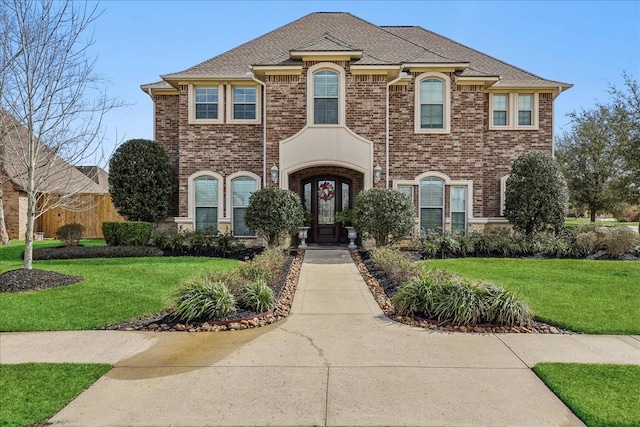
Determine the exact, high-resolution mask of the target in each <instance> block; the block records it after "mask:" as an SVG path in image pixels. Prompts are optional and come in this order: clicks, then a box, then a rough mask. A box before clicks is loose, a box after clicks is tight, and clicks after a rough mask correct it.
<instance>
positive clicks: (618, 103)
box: [609, 73, 640, 232]
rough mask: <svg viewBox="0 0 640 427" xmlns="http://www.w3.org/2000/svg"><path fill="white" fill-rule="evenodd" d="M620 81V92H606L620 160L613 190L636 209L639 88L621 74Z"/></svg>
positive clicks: (639, 187) (639, 165) (639, 183)
mask: <svg viewBox="0 0 640 427" xmlns="http://www.w3.org/2000/svg"><path fill="white" fill-rule="evenodd" d="M623 77H624V88H623V89H618V88H617V87H615V86H612V87H611V88H610V89H609V93H610V94H611V95H612V96H613V108H614V111H615V113H616V117H617V120H616V121H615V122H614V123H613V125H614V128H615V132H616V135H617V138H618V141H617V149H618V153H619V155H620V158H621V168H620V173H619V175H618V177H617V179H616V181H615V184H614V187H615V188H616V190H617V191H618V194H619V195H620V197H621V199H622V200H624V201H626V202H627V203H631V204H635V205H638V206H640V88H639V87H638V82H637V81H636V80H634V79H633V77H632V76H630V75H628V74H626V73H623ZM638 231H639V232H640V225H639V226H638Z"/></svg>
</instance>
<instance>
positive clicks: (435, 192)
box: [420, 177, 444, 231]
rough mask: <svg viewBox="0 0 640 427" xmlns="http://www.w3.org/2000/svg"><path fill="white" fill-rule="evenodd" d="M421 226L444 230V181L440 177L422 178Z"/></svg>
mask: <svg viewBox="0 0 640 427" xmlns="http://www.w3.org/2000/svg"><path fill="white" fill-rule="evenodd" d="M420 228H421V229H424V230H438V231H443V230H444V181H443V180H441V179H440V178H434V177H428V178H424V179H422V180H420Z"/></svg>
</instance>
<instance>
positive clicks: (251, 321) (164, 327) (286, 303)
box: [104, 251, 304, 332]
mask: <svg viewBox="0 0 640 427" xmlns="http://www.w3.org/2000/svg"><path fill="white" fill-rule="evenodd" d="M303 259H304V251H297V252H296V255H295V256H294V257H293V260H291V262H287V263H286V264H285V269H286V270H287V271H286V276H285V279H284V283H283V285H282V288H281V289H280V292H279V294H278V298H277V302H276V306H275V307H274V308H273V309H271V310H269V311H267V312H264V313H252V314H249V313H248V312H247V313H246V314H247V316H244V317H236V318H233V319H224V320H219V321H211V322H193V323H178V322H171V321H170V320H169V318H170V316H169V313H163V314H161V315H159V316H156V317H154V318H144V319H136V320H133V321H131V322H126V323H121V324H118V325H113V326H109V327H106V328H104V329H108V330H120V331H153V332H221V331H239V330H244V329H251V328H261V327H263V326H267V325H270V324H272V323H276V322H278V321H280V320H282V319H284V318H285V317H287V316H288V315H289V313H290V312H291V305H292V304H293V297H294V296H295V293H296V288H297V286H298V278H299V277H300V269H301V268H302V261H303ZM287 267H288V268H287Z"/></svg>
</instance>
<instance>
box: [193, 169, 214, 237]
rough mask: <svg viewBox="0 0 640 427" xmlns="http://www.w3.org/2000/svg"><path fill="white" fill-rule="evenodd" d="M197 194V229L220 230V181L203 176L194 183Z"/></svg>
mask: <svg viewBox="0 0 640 427" xmlns="http://www.w3.org/2000/svg"><path fill="white" fill-rule="evenodd" d="M193 186H194V193H195V229H196V230H200V229H203V228H206V227H214V228H218V180H217V179H215V178H213V177H210V176H203V177H200V178H197V179H195V180H194V181H193Z"/></svg>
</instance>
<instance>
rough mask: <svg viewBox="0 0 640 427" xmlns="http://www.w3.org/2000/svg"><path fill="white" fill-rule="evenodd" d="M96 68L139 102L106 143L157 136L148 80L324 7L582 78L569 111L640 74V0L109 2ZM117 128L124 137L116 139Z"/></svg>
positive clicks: (550, 74)
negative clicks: (145, 86) (423, 31)
mask: <svg viewBox="0 0 640 427" xmlns="http://www.w3.org/2000/svg"><path fill="white" fill-rule="evenodd" d="M100 5H101V7H102V8H104V13H103V14H102V16H101V17H100V18H99V19H98V21H97V23H96V26H95V33H94V37H95V40H96V43H95V45H94V46H93V47H92V54H94V55H96V56H97V64H96V72H98V73H99V74H100V75H102V76H104V77H105V78H107V79H108V80H109V85H108V91H109V94H110V95H111V96H115V97H118V98H119V99H121V100H123V101H124V102H126V103H128V104H130V105H129V106H127V107H124V108H123V109H122V110H120V111H115V112H111V113H110V114H109V115H108V117H107V120H106V122H105V126H106V139H105V142H104V149H105V151H106V152H107V153H110V152H111V151H112V150H113V149H114V146H115V142H116V141H117V140H123V139H124V140H128V139H133V138H147V139H152V138H153V117H152V106H153V104H152V101H151V99H150V98H149V96H148V95H146V94H145V93H143V92H142V91H141V90H140V85H141V84H144V83H150V82H155V81H158V80H160V79H159V75H161V74H167V73H171V72H177V71H182V70H184V69H186V68H188V67H190V66H193V65H196V64H198V63H200V62H202V61H205V60H207V59H209V58H212V57H214V56H217V55H219V54H220V53H223V52H225V51H227V50H229V49H232V48H234V47H236V46H238V45H240V44H242V43H245V42H247V41H250V40H252V39H254V38H256V37H259V36H261V35H263V34H265V33H267V32H269V31H271V30H274V29H276V28H278V27H280V26H282V25H285V24H287V23H289V22H291V21H294V20H296V19H298V18H300V17H302V16H304V15H306V14H308V13H311V12H318V11H325V12H327V11H330V12H335V11H339V12H350V13H352V14H354V15H356V16H358V17H360V18H362V19H365V20H367V21H369V22H371V23H373V24H376V25H418V26H421V27H424V28H426V29H429V30H431V31H434V32H436V33H438V34H440V35H443V36H446V37H449V38H451V39H453V40H455V41H457V42H459V43H462V44H464V45H467V46H469V47H471V48H474V49H476V50H479V51H481V52H483V53H485V54H488V55H491V56H493V57H496V58H498V59H501V60H503V61H505V62H508V63H510V64H512V65H515V66H517V67H520V68H523V69H525V70H527V71H529V72H532V73H534V74H537V75H539V76H541V77H544V78H547V79H550V80H556V81H562V82H567V83H573V84H574V87H573V88H572V89H570V90H568V91H567V92H565V93H563V94H561V95H560V97H559V98H557V100H556V102H555V117H554V118H555V130H556V134H558V132H560V131H561V130H562V129H568V126H567V124H568V119H567V117H566V114H567V113H570V112H572V111H579V110H580V109H582V108H590V107H592V106H593V105H594V104H595V102H596V101H607V100H608V99H609V97H608V94H607V92H606V91H607V88H608V87H609V85H610V84H615V85H617V86H620V87H621V86H622V72H623V71H626V72H627V73H629V74H631V75H632V76H633V77H634V78H635V79H636V80H640V1H512V2H507V1H344V2H338V1H333V2H332V1H326V2H312V1H153V2H152V1H137V2H136V1H103V2H101V3H100ZM116 134H117V138H116Z"/></svg>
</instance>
